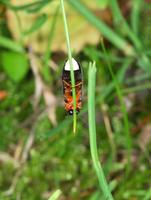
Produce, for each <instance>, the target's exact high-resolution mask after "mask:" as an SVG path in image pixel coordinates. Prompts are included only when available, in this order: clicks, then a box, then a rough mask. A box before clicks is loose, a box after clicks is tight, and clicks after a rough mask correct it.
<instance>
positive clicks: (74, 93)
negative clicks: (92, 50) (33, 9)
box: [60, 0, 77, 133]
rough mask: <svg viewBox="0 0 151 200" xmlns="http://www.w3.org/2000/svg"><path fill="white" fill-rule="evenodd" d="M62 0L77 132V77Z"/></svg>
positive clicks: (62, 1)
mask: <svg viewBox="0 0 151 200" xmlns="http://www.w3.org/2000/svg"><path fill="white" fill-rule="evenodd" d="M60 2H61V9H62V15H63V22H64V29H65V36H66V42H67V49H68V59H69V63H70V69H71V70H70V76H71V84H72V96H73V132H74V133H75V132H76V121H77V116H76V91H75V78H74V71H73V63H72V53H71V47H70V37H69V31H68V25H67V19H66V13H65V7H64V0H60Z"/></svg>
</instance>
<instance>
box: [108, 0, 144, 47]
mask: <svg viewBox="0 0 151 200" xmlns="http://www.w3.org/2000/svg"><path fill="white" fill-rule="evenodd" d="M110 5H111V9H112V14H113V19H114V22H115V24H116V25H117V26H119V25H120V24H121V26H122V27H123V28H122V29H125V31H126V32H127V35H128V36H129V38H130V39H131V41H132V42H133V43H134V45H135V47H136V48H137V49H138V50H140V49H141V48H142V45H141V42H140V40H139V39H138V37H137V36H136V35H135V33H134V32H133V31H132V30H131V29H130V27H129V25H128V24H127V22H126V20H125V19H124V17H123V15H122V13H121V10H120V8H119V5H118V3H117V0H110Z"/></svg>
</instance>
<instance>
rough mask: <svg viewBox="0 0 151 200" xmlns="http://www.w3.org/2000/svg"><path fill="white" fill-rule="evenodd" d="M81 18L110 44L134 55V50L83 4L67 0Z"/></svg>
mask: <svg viewBox="0 0 151 200" xmlns="http://www.w3.org/2000/svg"><path fill="white" fill-rule="evenodd" d="M68 3H70V4H71V5H72V6H73V7H74V8H75V9H76V10H77V11H78V12H79V13H81V15H83V17H85V18H86V19H87V20H88V21H89V22H90V23H91V24H93V25H94V26H95V27H96V28H97V29H98V30H99V31H100V33H101V34H102V35H103V36H104V37H105V38H106V39H108V40H109V41H110V42H111V43H112V44H114V45H115V46H116V47H118V48H119V49H121V50H122V51H123V52H124V53H125V54H127V55H132V56H134V55H135V50H134V48H133V47H132V46H131V45H130V44H129V43H128V42H127V41H126V40H125V39H124V38H122V37H121V36H119V35H118V34H117V33H116V32H114V31H113V30H112V29H111V28H110V27H109V26H108V25H106V24H105V23H104V22H103V21H102V20H101V19H98V18H97V17H96V16H95V15H94V14H93V13H92V12H91V11H89V10H88V9H87V8H86V7H85V6H84V4H82V3H81V2H80V1H75V0H68Z"/></svg>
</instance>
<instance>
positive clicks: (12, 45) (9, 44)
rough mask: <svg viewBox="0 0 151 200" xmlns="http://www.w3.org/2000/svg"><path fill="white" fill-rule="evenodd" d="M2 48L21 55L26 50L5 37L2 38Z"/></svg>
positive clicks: (0, 37) (0, 43) (0, 41)
mask: <svg viewBox="0 0 151 200" xmlns="http://www.w3.org/2000/svg"><path fill="white" fill-rule="evenodd" d="M0 46H1V47H4V48H7V49H9V50H12V51H16V52H20V53H22V52H24V49H23V48H22V46H21V45H20V44H18V43H17V42H14V41H13V40H11V39H9V38H6V37H4V36H0Z"/></svg>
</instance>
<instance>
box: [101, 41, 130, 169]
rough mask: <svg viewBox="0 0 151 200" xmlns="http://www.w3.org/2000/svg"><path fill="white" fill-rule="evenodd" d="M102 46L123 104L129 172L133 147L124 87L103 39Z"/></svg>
mask: <svg viewBox="0 0 151 200" xmlns="http://www.w3.org/2000/svg"><path fill="white" fill-rule="evenodd" d="M101 46H102V49H103V52H104V53H105V55H106V63H107V66H108V69H109V72H110V74H111V77H112V79H113V81H114V84H115V88H116V92H117V96H118V98H119V101H120V105H121V111H122V113H123V118H124V119H123V120H124V127H125V128H124V131H125V137H126V145H127V150H128V155H127V158H128V165H127V172H128V171H129V166H130V155H131V149H132V140H131V136H130V128H129V120H128V114H127V111H126V106H125V103H124V100H123V95H122V89H121V86H120V82H119V80H118V79H117V78H116V76H115V75H114V72H113V70H112V67H111V64H110V59H109V56H108V53H107V51H106V49H105V46H104V43H103V41H102V42H101Z"/></svg>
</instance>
